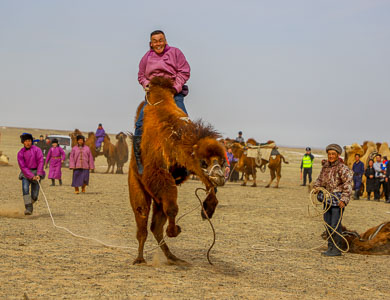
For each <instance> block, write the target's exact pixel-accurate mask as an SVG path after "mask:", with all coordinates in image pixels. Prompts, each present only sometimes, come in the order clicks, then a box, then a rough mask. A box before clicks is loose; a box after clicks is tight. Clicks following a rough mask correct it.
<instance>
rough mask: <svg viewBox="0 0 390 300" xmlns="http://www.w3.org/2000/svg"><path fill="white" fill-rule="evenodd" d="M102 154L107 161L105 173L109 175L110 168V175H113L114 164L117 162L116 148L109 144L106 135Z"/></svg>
mask: <svg viewBox="0 0 390 300" xmlns="http://www.w3.org/2000/svg"><path fill="white" fill-rule="evenodd" d="M103 154H104V156H105V158H106V159H107V165H108V167H107V171H106V173H109V172H110V168H112V170H111V174H114V168H115V163H116V161H117V151H116V147H115V146H114V145H113V144H112V143H111V140H110V137H109V136H108V134H106V135H105V136H104V140H103Z"/></svg>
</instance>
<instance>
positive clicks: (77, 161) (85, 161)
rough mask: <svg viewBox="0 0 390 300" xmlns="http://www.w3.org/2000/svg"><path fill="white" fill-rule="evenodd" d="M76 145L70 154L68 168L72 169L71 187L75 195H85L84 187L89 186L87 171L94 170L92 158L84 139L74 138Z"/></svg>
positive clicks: (80, 136) (80, 137)
mask: <svg viewBox="0 0 390 300" xmlns="http://www.w3.org/2000/svg"><path fill="white" fill-rule="evenodd" d="M76 139H77V145H76V146H74V147H73V148H72V151H71V152H70V160H69V168H70V169H71V170H72V169H73V179H72V186H73V187H74V192H75V194H79V193H80V190H79V187H80V186H81V192H82V193H85V187H86V186H87V185H88V184H89V170H93V169H95V164H94V162H93V157H92V153H91V150H90V149H89V147H87V146H85V137H84V136H82V135H78V136H77V137H76Z"/></svg>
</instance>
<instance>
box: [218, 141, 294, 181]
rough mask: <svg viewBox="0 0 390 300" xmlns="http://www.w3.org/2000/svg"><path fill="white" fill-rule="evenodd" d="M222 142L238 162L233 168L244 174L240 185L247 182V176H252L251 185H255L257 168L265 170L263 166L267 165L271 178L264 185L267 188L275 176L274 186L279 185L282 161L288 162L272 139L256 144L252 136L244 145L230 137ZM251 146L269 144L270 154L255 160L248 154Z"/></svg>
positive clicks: (266, 145)
mask: <svg viewBox="0 0 390 300" xmlns="http://www.w3.org/2000/svg"><path fill="white" fill-rule="evenodd" d="M222 142H223V143H224V144H225V145H226V149H228V148H231V149H232V152H233V155H234V157H235V158H237V159H238V163H237V165H236V167H235V170H236V171H238V172H242V173H243V175H244V182H243V183H242V184H241V185H242V186H246V185H247V182H248V181H249V176H252V178H253V183H252V185H251V186H252V187H256V186H257V183H256V173H257V168H258V169H260V170H265V168H266V167H267V166H268V169H269V171H270V176H271V178H270V181H269V182H268V184H267V185H266V186H265V187H266V188H269V187H270V186H271V184H272V182H273V181H274V180H275V178H276V185H275V188H278V187H279V182H280V178H281V177H282V162H284V163H285V164H288V162H287V161H286V159H285V158H284V156H283V155H282V154H280V152H279V151H278V150H277V149H278V148H277V147H276V146H275V143H274V141H268V142H267V143H265V144H263V145H262V146H258V145H259V144H258V143H257V142H256V140H255V139H253V138H250V139H248V140H247V142H246V145H242V144H240V143H237V142H235V141H234V140H231V139H225V140H223V141H222ZM251 146H252V147H264V148H266V147H268V146H270V147H271V148H272V151H271V152H270V154H271V155H270V156H269V157H261V159H259V161H257V160H256V158H253V157H249V156H248V153H247V150H248V147H251ZM270 150H271V149H270ZM263 172H264V171H263Z"/></svg>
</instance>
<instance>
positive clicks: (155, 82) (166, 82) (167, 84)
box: [150, 76, 173, 89]
mask: <svg viewBox="0 0 390 300" xmlns="http://www.w3.org/2000/svg"><path fill="white" fill-rule="evenodd" d="M150 86H151V87H152V86H159V87H162V88H164V89H172V88H173V80H172V79H170V78H167V77H162V76H157V77H153V78H152V80H151V81H150Z"/></svg>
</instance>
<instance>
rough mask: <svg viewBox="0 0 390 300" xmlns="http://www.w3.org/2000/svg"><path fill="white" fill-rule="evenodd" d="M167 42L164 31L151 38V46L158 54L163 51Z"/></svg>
mask: <svg viewBox="0 0 390 300" xmlns="http://www.w3.org/2000/svg"><path fill="white" fill-rule="evenodd" d="M166 44H167V41H166V39H165V36H164V35H163V34H162V33H159V34H155V35H152V37H151V38H150V47H151V48H152V49H153V51H154V52H156V53H157V54H161V53H163V51H164V48H165V45H166Z"/></svg>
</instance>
